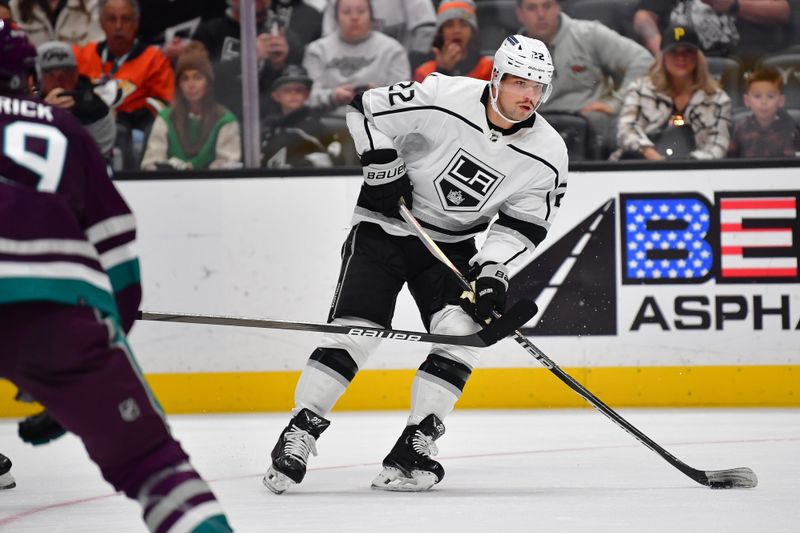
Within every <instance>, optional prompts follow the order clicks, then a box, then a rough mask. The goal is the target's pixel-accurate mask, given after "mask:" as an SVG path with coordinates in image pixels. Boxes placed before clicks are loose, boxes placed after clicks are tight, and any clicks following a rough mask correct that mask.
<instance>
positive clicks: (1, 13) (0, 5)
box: [0, 0, 14, 20]
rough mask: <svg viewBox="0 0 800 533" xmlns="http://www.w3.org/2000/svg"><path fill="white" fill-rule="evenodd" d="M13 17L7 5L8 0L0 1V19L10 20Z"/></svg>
mask: <svg viewBox="0 0 800 533" xmlns="http://www.w3.org/2000/svg"><path fill="white" fill-rule="evenodd" d="M13 18H14V16H13V15H12V14H11V6H9V5H8V0H0V19H6V20H12V19H13Z"/></svg>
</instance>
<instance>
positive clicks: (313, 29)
mask: <svg viewBox="0 0 800 533" xmlns="http://www.w3.org/2000/svg"><path fill="white" fill-rule="evenodd" d="M270 23H271V24H272V23H275V24H277V25H278V26H279V27H281V28H287V29H289V30H290V32H291V33H293V34H294V35H296V36H297V37H298V39H299V42H300V44H301V47H300V48H299V49H298V50H297V54H298V57H300V58H301V59H300V60H301V61H302V57H303V53H304V52H305V48H306V46H307V45H308V43H310V42H313V41H316V40H317V39H319V38H320V37H322V13H320V12H319V11H318V10H317V9H316V8H314V7H311V6H310V5H308V4H307V3H306V2H305V0H272V4H271V5H270Z"/></svg>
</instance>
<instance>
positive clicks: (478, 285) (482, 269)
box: [461, 263, 508, 324]
mask: <svg viewBox="0 0 800 533" xmlns="http://www.w3.org/2000/svg"><path fill="white" fill-rule="evenodd" d="M469 277H470V279H473V280H474V281H473V282H472V287H473V290H474V292H467V291H464V293H463V294H462V295H461V307H462V308H463V309H464V311H466V312H467V314H469V315H470V316H471V317H472V318H474V319H475V320H476V321H477V322H479V323H480V324H484V323H485V324H488V323H489V322H491V321H492V318H494V312H495V311H497V312H498V313H500V314H501V315H502V314H503V312H504V311H505V309H506V291H508V268H506V267H505V265H499V264H497V263H485V264H483V265H480V266H479V265H474V266H473V267H472V268H471V269H470V276H469Z"/></svg>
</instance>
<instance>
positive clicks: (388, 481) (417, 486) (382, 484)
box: [372, 467, 439, 492]
mask: <svg viewBox="0 0 800 533" xmlns="http://www.w3.org/2000/svg"><path fill="white" fill-rule="evenodd" d="M411 475H412V477H407V476H406V475H405V474H403V472H402V471H400V470H399V469H397V468H392V467H384V468H383V471H382V472H381V473H380V474H378V475H377V477H375V479H373V480H372V488H373V489H376V490H386V491H391V492H424V491H426V490H429V489H430V488H431V487H433V486H434V485H435V484H436V483H438V482H439V479H438V478H437V477H436V475H435V474H433V473H431V472H422V471H419V470H415V471H413V472H412V473H411Z"/></svg>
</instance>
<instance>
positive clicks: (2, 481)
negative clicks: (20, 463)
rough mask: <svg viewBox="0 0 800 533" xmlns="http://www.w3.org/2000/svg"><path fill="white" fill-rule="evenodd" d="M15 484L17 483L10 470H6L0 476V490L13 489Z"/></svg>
mask: <svg viewBox="0 0 800 533" xmlns="http://www.w3.org/2000/svg"><path fill="white" fill-rule="evenodd" d="M16 486H17V483H16V482H15V481H14V477H13V476H12V475H11V473H10V472H6V473H5V474H3V475H2V476H0V490H6V489H13V488H14V487H16Z"/></svg>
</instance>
